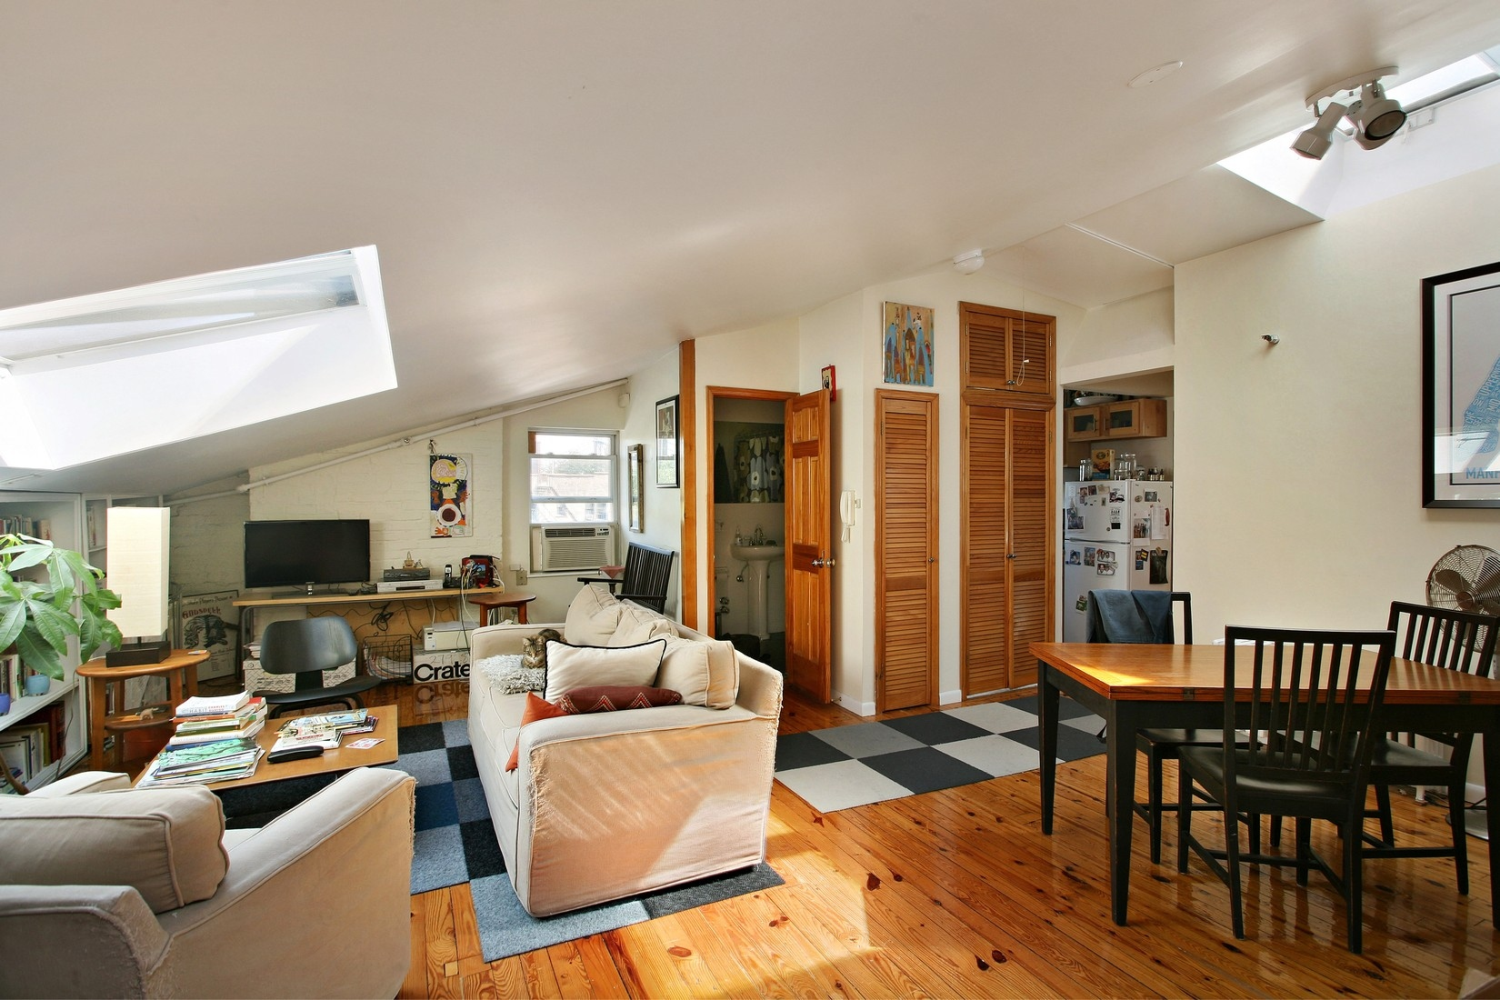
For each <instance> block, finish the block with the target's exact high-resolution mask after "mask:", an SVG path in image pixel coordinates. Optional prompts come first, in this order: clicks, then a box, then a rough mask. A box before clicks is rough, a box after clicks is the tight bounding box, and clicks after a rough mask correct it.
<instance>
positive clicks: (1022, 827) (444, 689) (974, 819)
mask: <svg viewBox="0 0 1500 1000" xmlns="http://www.w3.org/2000/svg"><path fill="white" fill-rule="evenodd" d="M391 690H392V691H393V693H394V695H395V698H394V700H396V701H397V702H398V703H399V704H400V705H401V718H402V721H403V722H404V723H420V722H431V721H439V720H443V719H457V718H463V717H464V715H465V712H466V704H465V701H466V698H467V688H466V686H465V685H463V684H451V685H439V686H437V688H430V689H423V688H418V689H412V688H394V689H391ZM414 692H415V693H416V695H420V698H419V697H416V696H414ZM909 714H913V713H911V712H894V713H890V716H888V717H894V716H899V715H909ZM861 721H868V720H865V719H861V718H859V717H858V716H855V715H852V714H850V713H848V712H845V711H843V710H841V709H839V708H836V707H831V706H818V705H811V704H808V703H806V702H803V701H800V700H798V699H797V698H795V697H794V696H793V697H788V699H787V702H786V707H785V710H784V711H783V715H782V731H783V732H800V731H804V730H810V729H819V728H824V727H827V726H833V725H844V724H850V723H855V722H861ZM1169 780H1171V779H1170V777H1169ZM1142 781H1144V774H1143V775H1142ZM1103 788H1104V757H1103V756H1099V757H1094V758H1091V759H1089V760H1086V761H1081V762H1078V763H1074V764H1065V765H1061V766H1059V768H1058V802H1057V819H1056V826H1055V830H1056V832H1055V834H1054V835H1053V836H1051V837H1044V836H1042V835H1041V833H1040V810H1039V806H1038V779H1037V775H1036V773H1035V772H1032V773H1029V774H1022V775H1015V776H1012V777H1007V778H998V779H994V780H992V781H986V782H983V783H980V784H977V785H968V786H965V787H962V788H955V789H949V790H947V791H942V792H935V793H930V794H927V795H918V796H912V797H908V798H904V799H897V800H895V801H893V802H886V803H878V804H875V805H870V806H862V807H859V808H855V809H848V810H843V811H840V812H835V813H828V814H826V815H825V814H820V813H818V812H816V811H815V810H813V809H812V808H811V807H809V806H808V805H807V804H806V803H804V802H803V801H802V800H801V799H799V798H798V797H797V796H796V795H794V794H792V793H791V792H789V791H787V790H786V789H785V788H783V787H782V786H781V785H780V784H777V785H776V786H775V789H774V792H773V796H772V802H771V822H770V827H769V843H768V854H769V858H768V860H769V861H770V863H771V864H772V866H773V867H775V868H776V870H777V871H778V872H779V873H780V874H781V876H782V877H783V878H784V879H785V880H786V884H785V885H783V886H779V887H777V888H774V889H769V890H766V891H764V892H759V893H755V894H753V895H750V896H744V897H740V898H737V899H731V900H727V901H725V902H722V903H717V904H714V905H711V906H705V907H701V908H699V909H696V910H690V911H688V912H685V913H680V914H677V915H674V916H670V917H664V918H661V919H658V920H653V921H650V922H647V923H643V924H637V925H634V926H631V927H625V928H622V929H620V930H617V931H612V932H609V933H607V934H601V935H597V936H595V937H591V938H586V939H583V940H579V941H573V942H570V943H567V944H562V945H558V946H556V947H552V948H547V949H543V950H539V951H535V952H532V953H530V954H526V955H520V956H516V957H514V958H508V959H504V960H502V961H499V962H494V963H490V964H485V963H484V962H482V961H481V960H480V958H479V938H478V932H477V930H476V928H475V926H474V920H473V909H472V903H471V901H470V898H469V893H468V887H467V886H456V887H454V888H451V889H440V890H437V891H435V892H428V893H423V894H422V895H420V896H414V897H412V923H411V929H412V932H411V940H412V967H411V972H410V974H409V975H408V977H407V981H406V984H405V986H404V987H403V989H402V993H401V995H402V996H409V997H426V996H431V997H449V996H504V997H516V996H529V997H582V996H600V997H616V996H619V997H667V996H692V997H703V996H720V995H723V996H793V995H795V996H863V997H886V996H897V995H900V996H987V997H990V996H1026V997H1034V996H1097V997H1105V996H1277V997H1285V996H1335V995H1338V996H1346V997H1360V996H1370V997H1389V996H1403V997H1439V996H1448V997H1452V996H1457V995H1458V994H1459V993H1460V992H1462V991H1463V990H1464V989H1465V988H1467V987H1469V986H1472V985H1473V983H1474V982H1475V981H1476V980H1477V981H1483V980H1484V979H1488V978H1489V977H1491V976H1494V975H1496V974H1500V961H1497V959H1496V953H1497V950H1500V949H1497V946H1500V937H1497V935H1496V931H1495V926H1494V922H1493V921H1492V919H1491V915H1490V891H1489V865H1488V863H1487V857H1488V855H1487V853H1486V850H1485V844H1484V842H1483V841H1479V840H1473V839H1471V840H1470V841H1469V844H1470V851H1471V857H1470V882H1471V886H1472V889H1471V894H1470V895H1469V896H1468V897H1467V898H1464V897H1460V896H1458V895H1457V894H1456V890H1455V888H1454V877H1453V864H1452V862H1451V861H1447V860H1436V859H1426V860H1409V859H1403V860H1382V861H1378V862H1367V863H1366V867H1365V886H1366V889H1365V893H1366V895H1365V906H1364V911H1365V915H1364V920H1365V924H1364V936H1365V952H1364V954H1363V955H1351V954H1350V953H1349V952H1348V951H1347V949H1346V948H1345V947H1344V933H1343V919H1344V918H1343V912H1344V909H1343V903H1342V901H1341V900H1340V899H1339V897H1338V895H1337V894H1336V893H1335V892H1334V891H1333V889H1332V888H1331V887H1330V886H1328V885H1327V883H1326V882H1324V881H1322V880H1321V878H1320V877H1319V876H1317V875H1314V876H1312V879H1311V882H1310V885H1309V887H1308V888H1307V889H1305V890H1298V888H1297V886H1296V882H1295V879H1294V877H1293V875H1292V874H1291V873H1289V872H1287V873H1282V872H1271V873H1266V872H1258V871H1255V870H1252V871H1251V873H1250V874H1249V875H1248V878H1247V879H1246V882H1245V893H1246V905H1245V922H1246V933H1247V938H1246V940H1244V941H1235V940H1234V938H1233V936H1232V935H1231V933H1230V930H1229V904H1228V892H1227V890H1226V889H1225V888H1224V887H1223V886H1222V884H1220V883H1219V881H1218V880H1217V879H1216V878H1214V876H1213V875H1212V874H1211V873H1209V872H1208V871H1207V870H1206V869H1205V868H1204V867H1203V866H1202V864H1201V863H1200V862H1198V861H1196V860H1195V861H1194V863H1193V865H1192V868H1191V871H1190V873H1189V874H1187V875H1179V874H1177V872H1176V870H1175V867H1174V860H1173V859H1175V847H1176V839H1175V836H1174V835H1173V834H1172V833H1171V832H1170V830H1169V832H1168V833H1167V835H1166V839H1165V843H1164V852H1163V853H1164V857H1165V858H1166V859H1167V862H1168V863H1167V864H1165V865H1162V866H1153V865H1152V864H1151V863H1150V860H1149V856H1148V854H1147V845H1146V843H1145V837H1144V830H1145V828H1144V826H1137V828H1136V829H1137V836H1136V840H1135V857H1134V861H1133V865H1132V881H1131V898H1130V913H1131V924H1130V926H1128V927H1116V926H1115V925H1114V924H1113V923H1112V922H1111V921H1110V919H1109V877H1108V869H1107V863H1106V857H1105V832H1104V818H1103V817H1104V809H1103ZM1208 822H1210V821H1209V820H1208V819H1207V817H1206V815H1205V816H1201V817H1199V818H1197V819H1195V821H1194V825H1195V827H1197V826H1198V825H1199V824H1207V823H1208ZM1396 822H1397V826H1398V830H1399V831H1400V833H1401V834H1403V835H1405V836H1407V837H1417V838H1422V839H1424V840H1430V841H1431V842H1433V843H1441V842H1443V841H1444V840H1445V839H1446V838H1447V836H1448V833H1447V830H1448V828H1447V824H1446V822H1445V820H1444V813H1443V811H1442V810H1441V809H1439V808H1437V807H1433V806H1426V805H1421V804H1418V803H1416V802H1414V801H1412V800H1411V799H1410V798H1406V797H1398V801H1397V803H1396ZM1324 836H1325V840H1324V841H1323V842H1321V843H1320V844H1319V845H1318V846H1319V847H1320V849H1322V850H1324V851H1325V854H1331V855H1333V856H1337V851H1338V847H1337V845H1336V844H1335V843H1332V842H1331V841H1330V840H1329V839H1327V837H1328V835H1326V834H1325V835H1324ZM1466 975H1467V976H1468V977H1469V978H1468V980H1467V981H1466Z"/></svg>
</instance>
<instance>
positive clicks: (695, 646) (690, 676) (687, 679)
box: [655, 636, 710, 705]
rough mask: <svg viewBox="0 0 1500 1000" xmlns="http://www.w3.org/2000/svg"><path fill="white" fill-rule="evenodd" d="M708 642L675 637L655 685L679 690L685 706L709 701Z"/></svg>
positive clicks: (664, 656) (662, 663) (672, 639)
mask: <svg viewBox="0 0 1500 1000" xmlns="http://www.w3.org/2000/svg"><path fill="white" fill-rule="evenodd" d="M709 676H710V674H709V669H708V643H706V642H699V641H697V640H696V639H685V638H682V637H680V636H674V637H672V638H670V639H668V640H667V651H666V653H665V655H663V656H662V658H661V669H660V670H659V671H657V673H656V684H655V686H656V687H659V688H666V689H667V690H669V691H676V692H677V693H678V694H680V695H682V703H683V704H684V705H707V704H708V680H709Z"/></svg>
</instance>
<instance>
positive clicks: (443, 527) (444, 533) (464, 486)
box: [428, 455, 472, 538]
mask: <svg viewBox="0 0 1500 1000" xmlns="http://www.w3.org/2000/svg"><path fill="white" fill-rule="evenodd" d="M428 459H429V460H430V464H429V466H428V475H429V479H430V497H431V499H430V503H431V506H432V537H433V538H463V537H465V536H467V535H469V534H471V533H472V529H471V527H470V525H469V456H468V455H429V456H428Z"/></svg>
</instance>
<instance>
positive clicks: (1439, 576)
mask: <svg viewBox="0 0 1500 1000" xmlns="http://www.w3.org/2000/svg"><path fill="white" fill-rule="evenodd" d="M1427 603H1428V604H1430V605H1432V606H1433V607H1435V608H1449V609H1451V610H1455V611H1479V612H1482V613H1484V614H1487V615H1500V552H1496V551H1495V550H1494V549H1492V548H1488V547H1486V546H1483V545H1455V546H1454V547H1453V548H1452V549H1449V550H1448V551H1447V552H1444V553H1443V554H1442V556H1441V557H1440V558H1439V559H1438V561H1437V562H1436V563H1434V564H1433V567H1432V570H1431V571H1430V572H1429V573H1428V574H1427Z"/></svg>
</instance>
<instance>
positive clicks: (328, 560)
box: [245, 519, 370, 592]
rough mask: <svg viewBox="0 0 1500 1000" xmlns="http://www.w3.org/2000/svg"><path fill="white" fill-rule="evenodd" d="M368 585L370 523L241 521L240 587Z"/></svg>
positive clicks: (333, 520)
mask: <svg viewBox="0 0 1500 1000" xmlns="http://www.w3.org/2000/svg"><path fill="white" fill-rule="evenodd" d="M369 579H370V522H369V521H368V520H351V519H338V520H335V519H327V520H320V521H246V522H245V587H246V588H247V589H255V588H258V587H302V588H306V589H307V590H308V591H309V592H310V591H311V588H312V587H314V586H316V585H319V584H331V583H354V582H359V583H364V582H366V581H368V580H369Z"/></svg>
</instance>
